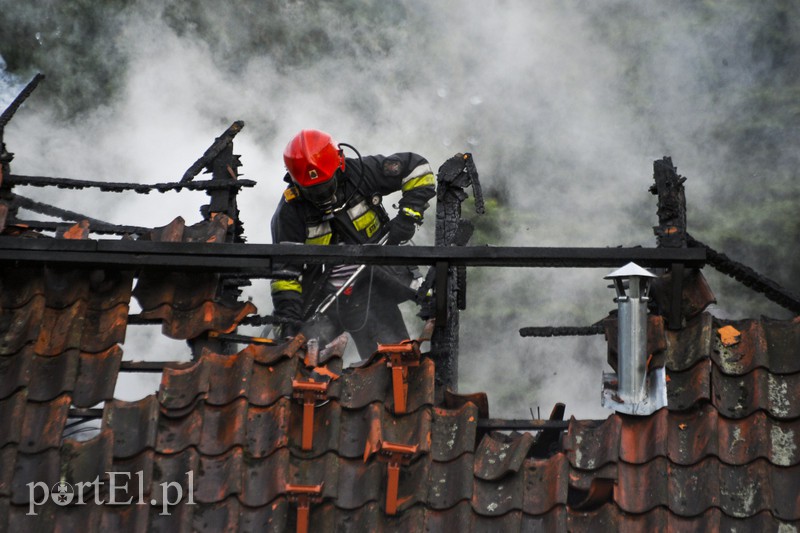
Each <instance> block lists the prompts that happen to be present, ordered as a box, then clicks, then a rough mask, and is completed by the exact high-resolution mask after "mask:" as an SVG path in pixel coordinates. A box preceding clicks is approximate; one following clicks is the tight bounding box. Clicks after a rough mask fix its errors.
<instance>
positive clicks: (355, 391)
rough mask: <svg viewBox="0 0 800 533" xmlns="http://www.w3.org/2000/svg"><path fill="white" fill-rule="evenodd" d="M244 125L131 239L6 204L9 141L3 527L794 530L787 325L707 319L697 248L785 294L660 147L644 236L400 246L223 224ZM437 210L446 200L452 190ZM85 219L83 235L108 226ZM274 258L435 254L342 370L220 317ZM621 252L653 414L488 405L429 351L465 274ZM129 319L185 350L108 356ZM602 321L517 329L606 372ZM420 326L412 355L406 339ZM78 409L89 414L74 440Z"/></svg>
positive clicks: (336, 354)
mask: <svg viewBox="0 0 800 533" xmlns="http://www.w3.org/2000/svg"><path fill="white" fill-rule="evenodd" d="M3 125H4V124H3ZM242 125H243V124H240V123H235V124H234V126H233V127H232V128H234V130H231V129H229V130H228V131H227V132H226V133H225V134H223V135H222V136H221V137H219V138H217V140H216V141H215V143H214V144H213V145H212V147H211V148H210V149H209V150H208V151H207V152H206V154H204V158H201V160H199V162H198V163H196V164H195V165H193V166H192V167H191V168H190V170H189V171H187V174H185V176H184V179H182V180H181V181H180V182H179V184H181V185H183V186H187V185H188V184H192V183H195V184H197V183H202V182H194V181H191V180H192V177H193V176H194V175H196V174H197V173H198V172H199V171H200V170H201V169H202V168H207V169H208V170H209V171H210V172H212V175H213V176H214V178H213V179H212V180H209V182H207V186H208V191H209V194H210V196H211V202H210V203H209V206H207V207H206V208H205V209H203V210H201V212H202V213H203V217H204V219H203V220H202V221H200V222H198V223H196V224H192V225H188V226H187V225H186V224H185V222H184V221H183V220H181V219H176V220H175V221H174V222H173V223H171V224H169V225H168V226H166V227H163V228H155V229H148V228H138V229H136V231H132V228H131V227H124V228H122V231H121V232H122V233H130V234H134V235H135V236H138V238H136V239H132V238H130V237H124V238H123V239H103V240H95V239H92V238H91V237H92V233H91V232H92V231H93V228H94V226H95V223H93V222H91V221H88V219H86V220H87V222H80V221H73V223H69V224H63V223H37V222H32V221H27V222H26V221H24V220H21V219H19V218H18V215H17V210H18V209H20V208H23V209H24V208H27V207H26V205H22V204H20V203H19V202H17V203H15V198H18V197H17V196H16V195H15V194H14V192H13V186H14V185H15V184H17V185H18V184H22V183H32V182H33V181H36V180H35V179H33V178H31V177H20V176H15V175H13V174H11V173H10V169H9V162H10V158H9V157H5V159H4V160H3V174H2V183H0V214H2V216H0V530H2V531H26V530H31V531H76V530H81V531H85V532H87V533H88V532H93V531H110V530H112V531H151V530H154V531H161V530H171V531H214V532H218V531H332V530H337V531H338V530H342V531H489V530H491V531H497V530H503V531H538V530H543V531H613V530H616V531H623V532H626V531H654V530H659V531H681V532H683V531H703V532H705V531H715V530H724V531H729V530H730V531H732V530H736V531H794V530H797V529H798V528H800V358H798V356H797V350H798V345H800V342H799V341H800V320H798V319H797V318H795V319H793V320H771V319H765V318H762V319H753V320H740V321H726V320H720V319H718V318H715V317H713V316H712V315H711V314H709V313H708V311H707V308H708V305H709V304H710V303H712V302H713V301H714V295H713V293H712V292H711V290H710V288H709V286H708V284H707V283H706V281H705V279H704V277H703V275H702V273H701V271H700V270H699V267H701V266H702V265H703V264H704V262H705V261H706V258H707V257H708V261H709V262H710V263H711V264H712V266H715V267H717V268H720V269H721V270H723V271H725V270H728V271H729V272H734V271H735V272H736V273H737V274H736V276H737V277H738V279H741V280H743V281H744V282H745V283H746V284H747V285H749V286H751V287H754V288H756V289H758V290H762V292H764V293H765V294H766V295H767V296H768V297H770V298H771V299H773V300H774V301H777V302H779V303H781V304H782V305H785V306H786V307H788V308H790V309H792V310H794V311H795V312H796V310H797V307H795V306H797V298H796V297H795V296H794V295H792V294H791V293H789V292H788V291H786V290H784V289H782V288H781V287H779V286H777V284H774V283H773V282H771V281H770V280H767V279H764V278H762V277H760V276H758V275H757V274H756V273H754V272H752V271H750V270H748V269H746V267H743V266H741V265H737V264H735V263H733V262H731V261H730V260H728V259H727V258H725V257H724V256H723V255H722V254H719V253H717V252H714V251H713V250H710V249H708V248H707V247H705V246H704V245H701V244H700V243H698V242H697V241H695V240H694V239H692V238H691V236H689V235H688V234H687V233H686V228H685V205H684V204H683V202H682V196H683V190H682V187H681V184H682V181H681V179H682V178H680V177H679V176H677V173H676V172H675V169H674V167H672V165H671V161H669V160H668V159H663V160H660V161H657V162H656V166H655V178H656V180H655V181H656V185H655V186H654V193H656V194H658V195H659V226H658V227H657V228H656V235H657V236H658V239H659V247H658V248H653V249H641V248H639V249H618V248H597V249H516V248H491V249H487V248H473V247H467V246H462V247H452V246H446V245H447V244H459V241H460V239H461V237H457V236H456V234H457V232H458V231H461V233H462V235H463V233H464V232H468V229H466V230H465V229H463V228H462V229H460V230H459V229H458V227H456V228H455V230H453V228H450V230H448V231H447V232H446V233H445V237H443V239H445V240H444V242H437V244H439V246H434V247H420V248H418V249H416V250H414V254H410V253H409V252H407V251H404V250H397V249H390V248H383V249H373V250H364V249H361V248H358V247H337V248H341V249H339V250H325V249H322V248H324V247H309V249H305V250H297V247H281V246H278V245H248V244H244V243H243V242H242V240H243V234H242V231H240V230H241V223H240V221H239V217H238V211H237V210H236V204H235V196H236V195H235V192H236V191H237V190H238V188H239V187H240V186H241V183H240V181H243V180H237V176H236V168H237V165H236V164H234V163H235V162H238V158H236V156H233V154H232V139H233V135H235V133H236V132H238V131H239V130H240V129H241V126H242ZM2 152H3V153H4V154H8V152H7V151H6V150H5V146H4V145H3V150H2ZM200 161H202V163H200ZM461 161H462V162H463V161H467V164H469V163H470V162H469V161H468V160H466V159H464V158H463V156H461ZM451 163H452V164H456V163H457V161H456V162H455V163H453V162H451ZM462 164H463V163H462ZM443 175H444V176H448V175H449V176H452V174H450V173H449V170H448V167H447V166H443V169H440V183H439V186H440V191H439V192H440V195H439V200H440V201H442V202H443V201H444V200H445V195H446V191H443V190H442V189H441V188H442V187H443V186H444V185H443V184H442V182H443V181H447V180H442V179H441V177H442V176H443ZM26 180H27V181H26ZM38 180H39V182H40V183H41V184H43V185H55V186H58V185H59V184H60V185H62V186H95V185H97V184H86V183H81V184H76V183H75V182H74V181H64V180H61V179H59V178H39V179H38ZM42 180H45V182H42ZM47 180H53V181H49V182H48V181H47ZM220 180H224V181H225V183H226V185H225V186H222V185H223V184H222V183H221V181H220ZM211 182H215V183H213V185H212V183H211ZM449 183H451V184H452V183H453V180H450V182H449ZM455 185H456V186H458V187H461V188H462V189H463V187H465V186H468V185H470V183H469V182H461V183H456V184H455ZM114 186H116V185H114ZM195 186H197V185H195ZM200 186H206V185H200ZM220 191H222V192H220ZM453 194H454V196H455V197H459V196H461V195H460V194H458V192H457V191H456V192H454V193H453ZM30 205H33V204H27V206H30ZM448 210H449V212H451V213H455V214H456V215H458V216H460V209H458V206H455V205H450V206H449V207H448ZM50 214H55V215H56V216H61V215H67V214H68V213H65V212H63V210H62V211H60V212H59V211H58V210H55V209H51V210H50ZM442 216H443V217H445V218H447V216H446V215H442ZM66 218H69V217H66ZM447 221H448V223H451V222H454V221H453V220H451V219H447ZM74 222H77V223H74ZM97 222H98V223H99V225H100V226H101V229H102V231H103V232H104V233H105V232H109V233H114V232H116V231H117V230H118V229H119V228H117V229H115V228H113V227H112V225H108V224H104V223H101V222H99V221H97ZM455 224H456V225H458V220H456V221H455ZM48 232H52V233H55V235H53V236H50V235H47V233H48ZM447 235H449V236H447ZM460 244H463V242H460ZM707 254H708V256H707ZM223 258H224V261H223ZM287 260H288V261H291V260H304V261H319V262H326V261H327V262H351V263H369V264H376V263H378V264H379V263H392V262H394V263H414V264H425V265H431V266H435V272H436V274H435V275H432V277H431V280H432V281H431V283H432V287H433V289H434V290H435V291H437V297H436V299H435V300H434V302H433V304H432V310H431V314H432V320H431V321H430V322H429V323H428V327H426V329H425V330H424V331H423V333H422V335H421V337H420V338H418V339H412V340H409V341H407V342H404V343H401V344H398V345H384V346H381V347H379V349H378V350H377V351H376V353H375V354H374V356H373V357H372V358H371V359H369V360H368V361H365V362H364V363H363V364H360V365H357V366H351V367H349V368H344V367H343V363H342V355H343V351H344V343H345V339H344V338H340V339H337V341H336V342H334V343H332V344H330V345H328V346H326V347H322V348H321V349H317V347H315V346H314V345H313V344H310V343H306V342H305V339H303V338H302V337H297V338H295V339H294V340H293V341H291V342H288V343H285V344H274V343H271V342H269V341H264V340H262V339H257V338H248V337H243V336H239V335H237V327H238V326H239V325H241V324H246V323H251V324H263V323H268V322H269V321H270V320H271V317H263V316H259V315H257V314H256V313H257V310H256V309H255V307H254V306H253V305H252V304H251V303H249V302H243V301H239V299H238V298H237V288H238V287H241V284H242V282H243V281H242V280H245V279H247V278H249V277H271V276H276V275H279V273H280V272H279V271H280V268H279V266H280V264H281V263H282V262H285V261H287ZM631 260H636V261H637V262H638V263H639V264H641V265H644V266H649V267H651V268H656V269H658V272H659V278H658V280H657V282H656V284H655V286H654V294H653V296H654V298H653V300H654V306H653V308H652V309H651V314H650V316H649V319H648V327H647V350H648V353H649V354H652V360H651V362H650V364H651V365H653V366H656V365H660V366H664V367H665V368H666V372H667V398H668V405H667V407H666V408H663V409H660V410H658V411H656V412H655V413H653V414H651V415H649V416H630V415H624V414H618V413H615V414H612V415H610V416H609V417H608V418H607V419H605V420H576V419H574V418H572V419H570V420H566V421H565V420H563V415H564V406H563V405H557V406H556V407H555V408H554V409H553V413H552V414H551V416H550V419H549V420H532V421H518V420H517V421H515V420H497V419H492V418H490V414H489V404H490V400H489V398H487V396H486V395H485V394H483V393H474V394H463V393H461V394H459V393H457V392H454V391H455V390H457V387H456V386H455V385H457V383H453V382H452V379H453V368H454V364H453V361H452V360H448V359H447V358H448V357H452V356H453V352H454V351H455V353H456V354H457V337H455V338H454V337H453V335H452V333H453V332H455V333H457V323H456V325H455V326H453V323H452V322H448V321H450V320H452V319H453V317H454V315H455V317H456V318H457V313H458V310H459V309H460V308H461V307H463V306H462V305H460V304H461V303H463V302H459V298H458V289H459V287H461V288H462V290H463V283H464V281H463V277H462V278H461V281H459V278H458V276H459V269H460V268H461V267H463V266H466V265H482V266H493V265H503V266H509V265H514V266H529V267H530V266H543V265H547V266H555V265H557V266H566V267H583V266H613V267H619V266H622V265H623V264H625V263H627V262H628V261H631ZM461 275H462V276H463V270H462V272H461ZM132 298H133V299H135V300H136V302H137V305H138V306H139V307H140V308H141V312H139V313H138V314H136V315H131V314H130V313H129V312H130V310H131V305H132ZM442 321H444V322H445V324H446V325H443V324H442ZM130 324H152V325H155V326H156V327H161V329H162V332H163V334H165V335H167V336H169V337H171V338H175V339H185V340H187V341H190V344H191V346H192V350H193V353H194V358H193V360H192V361H185V362H165V361H147V362H140V361H131V360H129V359H127V358H126V355H125V353H124V341H125V336H126V331H127V327H128V326H129V325H130ZM617 328H618V323H617V318H616V316H615V315H613V314H612V315H609V316H608V317H606V318H605V319H604V320H602V321H600V322H598V323H597V324H596V325H594V326H591V327H588V328H526V329H525V331H523V332H521V333H523V334H525V335H558V334H570V335H571V334H596V333H600V332H601V333H603V334H605V337H606V339H607V340H608V354H607V355H608V360H609V363H610V364H611V366H612V367H614V366H615V365H616V363H617V359H618V356H619V354H618V353H617V348H616V346H617V345H616V338H617ZM448 331H449V332H450V334H447V332H448ZM443 332H444V333H443ZM437 335H440V337H439V341H438V344H437V341H435V338H436V336H437ZM442 335H444V336H443V337H442ZM428 340H431V346H432V350H431V352H423V351H421V346H422V345H423V344H424V343H425V341H428ZM437 349H438V350H440V351H439V352H436V351H435V350H437ZM154 359H158V357H157V356H156V357H155V358H154ZM442 366H444V367H445V368H447V369H448V370H447V372H445V373H444V374H442V373H441V372H440V368H441V367H442ZM130 371H156V372H161V373H162V375H161V384H160V387H159V390H158V392H157V393H154V394H150V395H148V396H146V397H144V398H143V399H141V400H138V401H130V402H129V401H122V400H119V399H115V398H114V391H115V386H116V382H117V380H118V378H119V376H120V373H121V372H130ZM598 386H599V376H598ZM86 420H95V421H96V425H95V426H94V428H95V429H93V431H92V432H91V433H84V434H75V432H74V431H73V430H74V429H75V428H77V427H81V425H85V423H86ZM89 435H91V436H90V438H86V437H87V436H89Z"/></svg>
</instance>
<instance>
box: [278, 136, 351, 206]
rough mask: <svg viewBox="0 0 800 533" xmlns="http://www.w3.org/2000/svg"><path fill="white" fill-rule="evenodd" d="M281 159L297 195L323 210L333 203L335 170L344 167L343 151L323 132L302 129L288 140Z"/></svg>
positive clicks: (334, 201)
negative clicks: (297, 191)
mask: <svg viewBox="0 0 800 533" xmlns="http://www.w3.org/2000/svg"><path fill="white" fill-rule="evenodd" d="M283 161H284V163H285V164H286V170H288V171H289V176H291V178H292V181H293V182H294V183H295V185H297V187H298V188H299V189H300V194H301V195H302V196H304V197H305V198H307V199H308V200H310V201H311V202H312V203H314V204H315V205H316V206H317V207H319V208H320V209H322V210H323V211H326V212H327V211H330V210H331V208H332V207H333V205H334V204H335V203H336V180H335V179H333V178H334V176H335V175H336V171H337V170H344V154H342V151H341V150H339V148H338V147H337V146H336V144H334V142H333V139H331V136H330V135H328V134H327V133H325V132H323V131H319V130H303V131H301V132H300V133H298V134H297V135H295V136H294V138H292V140H291V141H289V144H287V145H286V149H285V150H284V151H283Z"/></svg>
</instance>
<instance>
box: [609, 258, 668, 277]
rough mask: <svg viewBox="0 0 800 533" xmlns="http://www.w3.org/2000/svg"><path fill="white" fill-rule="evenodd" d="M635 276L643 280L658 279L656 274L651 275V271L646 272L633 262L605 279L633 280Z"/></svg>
mask: <svg viewBox="0 0 800 533" xmlns="http://www.w3.org/2000/svg"><path fill="white" fill-rule="evenodd" d="M633 276H639V277H643V278H655V277H658V276H656V275H655V274H653V273H651V272H650V271H649V270H645V269H644V268H642V267H640V266H639V265H637V264H636V263H633V262H631V263H628V264H627V265H625V266H624V267H622V268H619V269H617V270H615V271H614V272H612V273H611V274H608V275H607V276H605V277H604V278H603V279H615V278H631V277H633Z"/></svg>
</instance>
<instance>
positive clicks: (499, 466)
mask: <svg viewBox="0 0 800 533" xmlns="http://www.w3.org/2000/svg"><path fill="white" fill-rule="evenodd" d="M531 446H533V436H532V435H531V434H530V433H523V434H522V435H521V436H520V437H519V438H511V437H508V436H507V435H504V434H502V433H498V432H494V433H490V434H488V435H484V437H483V439H481V442H480V445H478V449H477V450H475V477H476V478H478V479H483V480H486V481H497V480H499V479H501V478H503V477H505V476H506V475H508V474H509V473H515V472H518V471H519V469H520V467H521V466H522V463H523V461H525V457H526V456H527V455H528V450H530V448H531Z"/></svg>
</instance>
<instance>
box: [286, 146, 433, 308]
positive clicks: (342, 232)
mask: <svg viewBox="0 0 800 533" xmlns="http://www.w3.org/2000/svg"><path fill="white" fill-rule="evenodd" d="M362 167H363V172H362ZM284 179H285V180H286V181H288V182H289V183H290V186H289V187H288V188H287V189H286V190H285V191H284V195H283V198H281V201H280V204H279V205H278V209H277V211H276V212H275V215H274V216H273V217H272V242H273V243H276V244H279V243H304V244H316V245H328V244H340V243H341V244H364V243H375V242H377V241H379V240H380V239H381V237H383V236H384V235H385V234H386V233H388V231H389V220H390V218H389V216H388V215H387V213H386V210H385V209H384V207H383V204H382V198H383V196H385V195H387V194H391V193H394V192H397V191H402V196H401V199H400V201H399V202H398V204H399V208H400V210H403V209H404V208H410V209H411V210H413V211H414V212H416V213H418V214H419V215H420V217H421V215H422V213H423V212H424V211H425V209H426V208H427V207H428V200H430V199H431V198H432V197H433V196H434V195H435V194H436V186H435V184H436V182H435V178H434V176H433V172H432V170H431V166H430V164H429V163H428V161H427V160H426V159H425V158H423V157H422V156H420V155H418V154H414V153H408V152H406V153H397V154H392V155H390V156H383V155H374V156H366V157H364V158H362V159H361V160H358V159H350V158H348V159H346V164H345V170H344V172H343V173H340V174H339V175H338V176H337V179H338V183H337V193H336V195H337V199H338V200H339V202H342V203H344V202H345V201H346V202H347V205H345V206H344V207H343V208H342V209H339V210H338V211H337V212H336V215H335V217H334V218H333V219H332V220H323V215H324V213H323V212H322V211H320V210H319V209H318V208H317V207H316V206H314V204H312V203H311V202H309V201H306V200H304V199H303V198H302V197H301V196H300V195H299V194H298V191H297V189H296V188H295V187H293V186H292V185H291V180H290V178H289V176H288V174H287V175H286V177H285V178H284ZM338 205H339V206H341V204H338ZM284 272H285V273H288V274H289V275H288V276H282V277H281V279H275V280H273V281H272V283H271V292H272V301H273V306H274V315H275V316H276V317H278V318H284V319H290V320H296V321H300V320H305V319H307V318H308V315H309V314H310V312H312V311H313V310H314V307H315V306H314V303H313V301H314V300H320V299H321V298H320V296H324V294H319V293H321V292H322V291H321V290H316V291H315V290H314V288H315V286H316V288H320V287H319V284H320V283H321V282H324V275H325V274H324V272H323V269H322V268H320V267H311V266H309V267H308V268H305V269H300V268H296V267H295V268H291V267H290V268H288V269H284Z"/></svg>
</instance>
